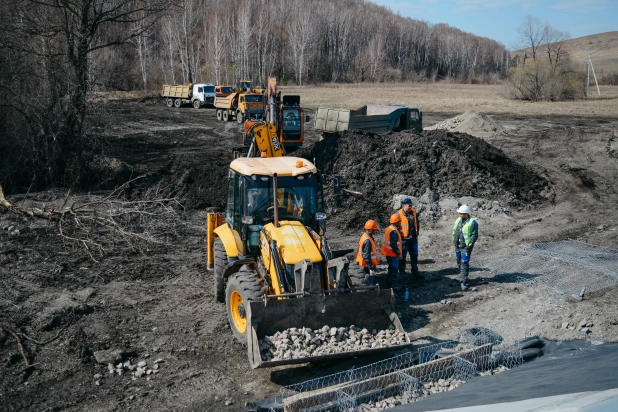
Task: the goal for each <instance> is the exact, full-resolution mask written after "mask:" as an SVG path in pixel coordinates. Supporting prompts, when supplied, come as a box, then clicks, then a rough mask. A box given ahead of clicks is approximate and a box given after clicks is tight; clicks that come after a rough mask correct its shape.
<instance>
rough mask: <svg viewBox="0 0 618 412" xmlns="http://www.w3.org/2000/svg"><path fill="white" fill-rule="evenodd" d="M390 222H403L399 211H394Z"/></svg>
mask: <svg viewBox="0 0 618 412" xmlns="http://www.w3.org/2000/svg"><path fill="white" fill-rule="evenodd" d="M390 222H391V223H399V222H401V216H399V213H393V214H392V215H391V220H390Z"/></svg>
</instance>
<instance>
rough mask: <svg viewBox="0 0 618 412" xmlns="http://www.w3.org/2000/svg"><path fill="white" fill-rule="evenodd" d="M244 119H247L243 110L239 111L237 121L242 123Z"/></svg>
mask: <svg viewBox="0 0 618 412" xmlns="http://www.w3.org/2000/svg"><path fill="white" fill-rule="evenodd" d="M244 120H245V119H244V116H243V115H242V112H238V113H236V121H237V122H238V123H242V122H243V121H244Z"/></svg>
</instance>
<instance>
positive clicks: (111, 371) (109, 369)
mask: <svg viewBox="0 0 618 412" xmlns="http://www.w3.org/2000/svg"><path fill="white" fill-rule="evenodd" d="M115 369H116V368H114V365H112V364H111V363H108V364H107V370H108V371H109V373H114V370H115Z"/></svg>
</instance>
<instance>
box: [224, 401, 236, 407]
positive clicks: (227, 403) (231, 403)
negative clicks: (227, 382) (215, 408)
mask: <svg viewBox="0 0 618 412" xmlns="http://www.w3.org/2000/svg"><path fill="white" fill-rule="evenodd" d="M233 404H234V402H232V401H230V400H227V401H225V406H230V405H233Z"/></svg>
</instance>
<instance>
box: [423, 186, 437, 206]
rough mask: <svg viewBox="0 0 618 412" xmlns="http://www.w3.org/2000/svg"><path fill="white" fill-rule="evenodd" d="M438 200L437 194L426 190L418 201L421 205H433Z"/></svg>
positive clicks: (428, 189)
mask: <svg viewBox="0 0 618 412" xmlns="http://www.w3.org/2000/svg"><path fill="white" fill-rule="evenodd" d="M438 199H439V196H438V194H437V193H435V192H434V191H432V190H431V189H430V188H427V189H426V190H425V193H423V196H421V198H420V199H419V200H420V201H421V202H423V203H434V202H437V201H438Z"/></svg>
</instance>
